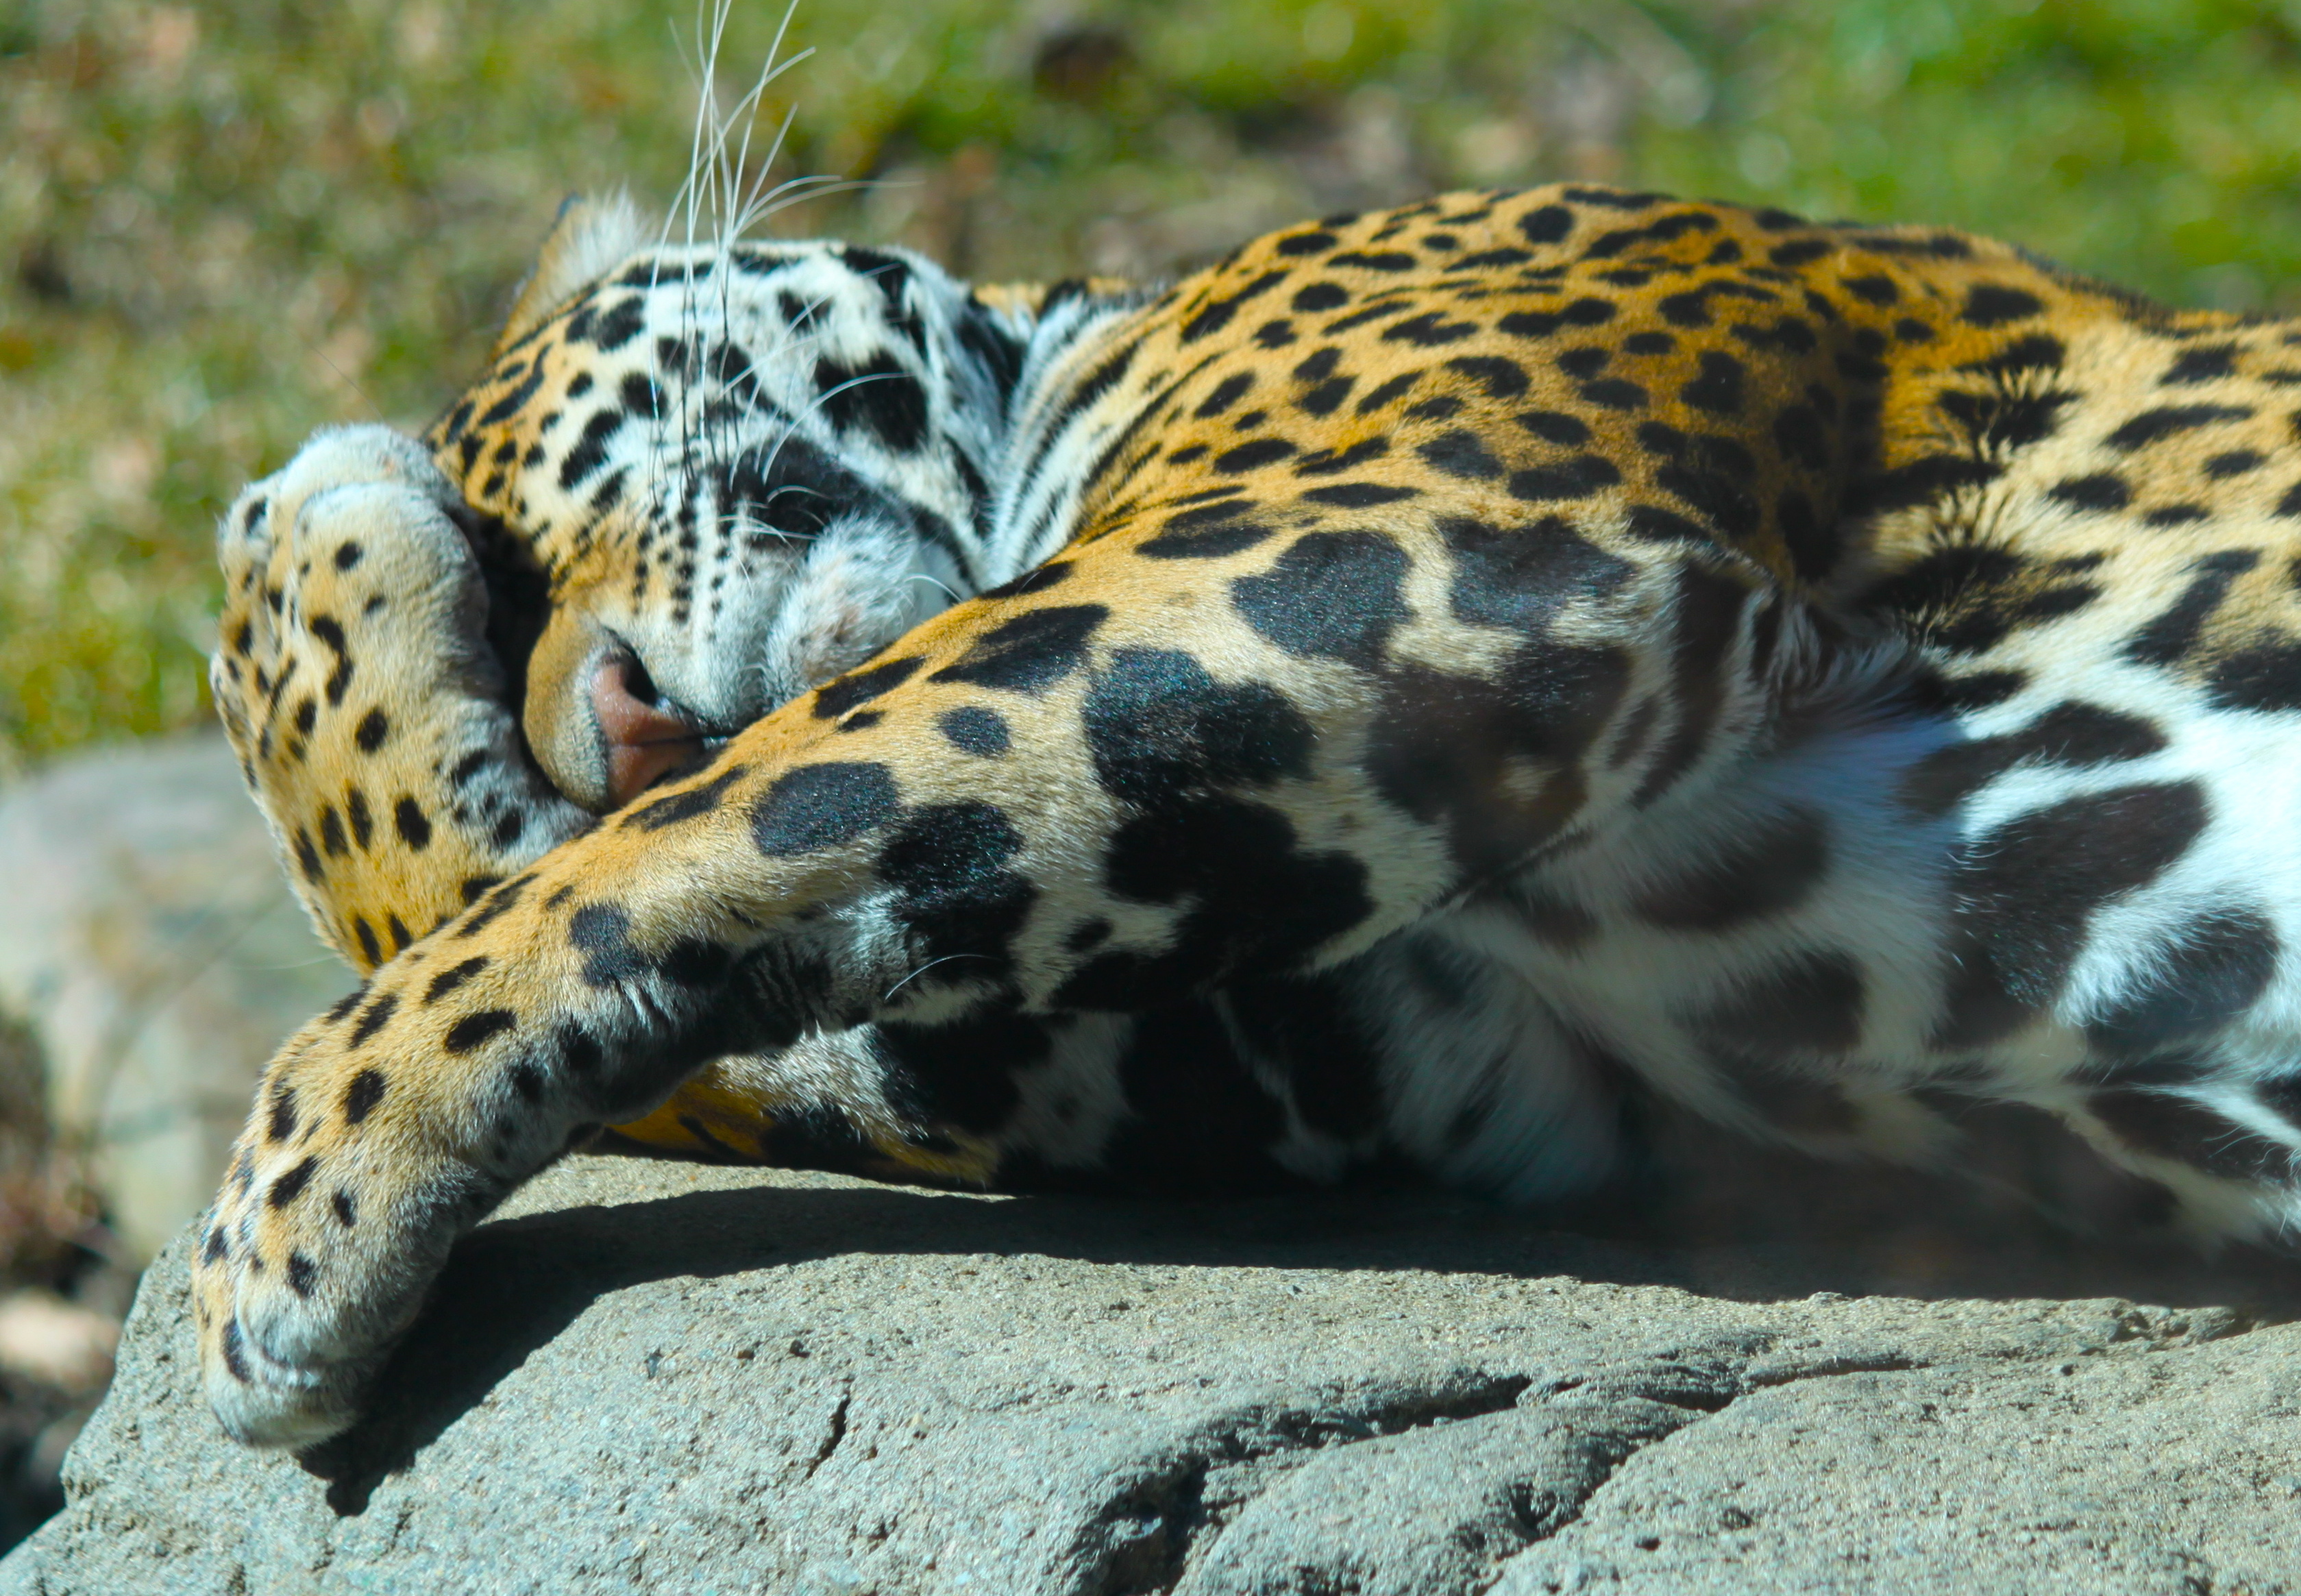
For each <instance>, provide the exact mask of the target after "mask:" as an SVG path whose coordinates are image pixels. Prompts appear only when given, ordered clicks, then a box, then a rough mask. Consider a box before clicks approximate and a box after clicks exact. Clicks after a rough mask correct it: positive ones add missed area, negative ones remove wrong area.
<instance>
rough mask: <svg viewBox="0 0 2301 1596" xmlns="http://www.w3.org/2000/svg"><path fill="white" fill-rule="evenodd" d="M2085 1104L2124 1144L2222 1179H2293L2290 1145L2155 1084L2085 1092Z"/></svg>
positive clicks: (2280, 1180) (2293, 1162)
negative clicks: (2274, 1139) (2086, 1094)
mask: <svg viewBox="0 0 2301 1596" xmlns="http://www.w3.org/2000/svg"><path fill="white" fill-rule="evenodd" d="M2086 1107H2088V1108H2090V1109H2091V1110H2093V1112H2094V1113H2095V1114H2096V1116H2099V1118H2100V1120H2101V1122H2102V1123H2103V1124H2105V1125H2107V1126H2108V1127H2109V1128H2110V1130H2111V1131H2112V1132H2114V1133H2115V1134H2116V1135H2117V1136H2118V1137H2119V1138H2120V1139H2121V1141H2124V1142H2125V1143H2126V1144H2127V1145H2128V1146H2130V1147H2133V1148H2136V1149H2139V1150H2140V1151H2142V1152H2145V1153H2154V1154H2155V1155H2156V1156H2157V1157H2161V1158H2171V1159H2175V1160H2177V1161H2179V1162H2180V1163H2183V1164H2187V1165H2189V1166H2192V1167H2193V1168H2196V1169H2199V1170H2202V1171H2204V1172H2205V1174H2209V1175H2216V1176H2219V1177H2221V1178H2222V1179H2224V1180H2234V1181H2253V1182H2259V1181H2270V1182H2277V1183H2279V1184H2284V1183H2286V1182H2289V1181H2291V1179H2292V1178H2293V1171H2294V1165H2295V1163H2296V1159H2295V1157H2294V1153H2293V1149H2290V1148H2288V1147H2287V1146H2286V1145H2285V1144H2284V1143H2283V1142H2280V1141H2272V1140H2271V1139H2270V1138H2268V1137H2266V1136H2263V1135H2262V1134H2261V1133H2260V1132H2256V1131H2254V1130H2252V1129H2250V1128H2249V1127H2247V1126H2245V1125H2241V1124H2237V1123H2236V1122H2235V1121H2233V1120H2230V1119H2228V1118H2226V1117H2224V1116H2222V1115H2221V1114H2218V1113H2216V1112H2214V1110H2213V1109H2212V1108H2209V1107H2206V1106H2205V1104H2203V1103H2200V1102H2198V1101H2197V1100H2196V1099H2194V1098H2190V1097H2187V1096H2184V1095H2182V1094H2181V1093H2180V1092H2178V1091H2171V1090H2164V1089H2163V1087H2161V1086H2159V1085H2157V1084H2156V1083H2155V1082H2147V1083H2140V1084H2135V1085H2130V1086H2128V1085H2113V1086H2109V1087H2104V1089H2102V1090H2097V1091H2094V1092H2091V1093H2088V1096H2087V1098H2086Z"/></svg>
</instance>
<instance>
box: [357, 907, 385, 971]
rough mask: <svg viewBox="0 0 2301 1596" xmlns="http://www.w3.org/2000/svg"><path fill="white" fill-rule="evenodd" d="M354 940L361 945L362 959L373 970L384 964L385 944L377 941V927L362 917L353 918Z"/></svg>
mask: <svg viewBox="0 0 2301 1596" xmlns="http://www.w3.org/2000/svg"><path fill="white" fill-rule="evenodd" d="M352 939H353V940H355V941H356V942H357V943H358V944H359V950H360V957H363V958H364V959H365V960H367V962H368V966H369V968H371V969H372V968H373V967H374V966H376V965H380V964H381V963H382V962H383V944H382V943H381V942H379V941H377V940H376V935H375V927H373V926H372V925H370V924H369V923H367V921H366V920H365V919H364V918H363V917H361V916H360V915H353V916H352Z"/></svg>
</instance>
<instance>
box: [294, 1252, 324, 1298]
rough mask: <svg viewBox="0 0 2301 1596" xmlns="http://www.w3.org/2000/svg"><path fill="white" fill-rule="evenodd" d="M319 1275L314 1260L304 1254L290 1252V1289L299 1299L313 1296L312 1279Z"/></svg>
mask: <svg viewBox="0 0 2301 1596" xmlns="http://www.w3.org/2000/svg"><path fill="white" fill-rule="evenodd" d="M318 1273H319V1271H318V1270H317V1269H316V1268H315V1267H314V1266H313V1263H312V1260H311V1259H310V1258H305V1256H304V1255H303V1254H302V1253H300V1252H290V1253H289V1255H288V1289H289V1291H293V1292H295V1293H296V1295H297V1296H298V1297H309V1296H310V1295H311V1294H312V1277H313V1276H314V1274H318Z"/></svg>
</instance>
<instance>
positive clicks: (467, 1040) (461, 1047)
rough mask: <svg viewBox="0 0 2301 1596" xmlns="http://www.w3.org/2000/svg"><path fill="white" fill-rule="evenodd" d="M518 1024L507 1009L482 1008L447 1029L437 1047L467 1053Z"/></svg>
mask: <svg viewBox="0 0 2301 1596" xmlns="http://www.w3.org/2000/svg"><path fill="white" fill-rule="evenodd" d="M516 1024H519V1016H518V1015H515V1014H514V1013H512V1012H511V1011H510V1010H509V1009H507V1008H483V1009H481V1011H480V1012H479V1013H477V1014H471V1015H464V1017H463V1018H462V1019H460V1020H457V1021H456V1023H455V1024H452V1025H450V1026H448V1033H447V1034H446V1035H445V1036H443V1037H441V1038H440V1039H439V1045H440V1046H441V1047H443V1048H445V1049H447V1050H448V1052H450V1053H458V1054H460V1053H469V1052H471V1051H472V1050H473V1049H475V1048H478V1047H480V1046H481V1044H483V1043H485V1042H486V1041H487V1040H489V1038H491V1037H497V1036H500V1035H502V1034H503V1033H504V1032H506V1031H509V1030H510V1029H511V1028H512V1027H513V1026H515V1025H516Z"/></svg>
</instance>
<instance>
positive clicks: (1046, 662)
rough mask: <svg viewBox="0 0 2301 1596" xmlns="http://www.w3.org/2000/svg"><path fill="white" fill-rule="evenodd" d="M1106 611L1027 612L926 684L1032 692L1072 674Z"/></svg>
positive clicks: (979, 640)
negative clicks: (963, 684)
mask: <svg viewBox="0 0 2301 1596" xmlns="http://www.w3.org/2000/svg"><path fill="white" fill-rule="evenodd" d="M1109 618H1110V611H1109V608H1108V607H1107V606H1103V605H1100V604H1076V605H1067V606H1060V605H1058V606H1053V607H1050V608H1048V609H1041V610H1027V611H1025V613H1023V614H1019V615H1017V616H1016V617H1015V618H1014V619H1012V620H1010V621H1006V622H1002V623H1000V624H999V625H997V626H995V627H993V628H992V629H991V630H990V631H986V632H983V633H982V634H981V635H980V636H978V637H976V638H975V639H974V640H973V641H972V642H971V643H970V644H969V645H968V647H967V650H966V653H965V654H964V655H962V656H959V658H958V660H957V661H955V662H954V663H952V664H948V665H945V666H944V667H943V668H942V669H941V670H940V671H937V672H936V673H934V674H933V676H932V677H930V678H929V680H930V681H964V682H970V683H973V684H974V685H975V686H977V687H989V688H996V689H1000V690H1002V691H1006V692H1020V693H1035V692H1038V691H1041V690H1042V689H1045V688H1048V687H1050V686H1052V685H1053V684H1054V683H1056V682H1058V681H1061V680H1062V679H1063V678H1064V677H1066V676H1067V675H1069V674H1070V673H1072V672H1073V671H1075V670H1076V669H1077V668H1078V666H1079V664H1080V663H1081V662H1082V661H1083V660H1084V658H1085V657H1086V653H1087V644H1088V642H1089V640H1090V639H1092V638H1093V636H1094V634H1095V632H1096V631H1097V630H1098V629H1099V628H1100V626H1101V625H1102V623H1104V622H1105V621H1107V620H1109Z"/></svg>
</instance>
